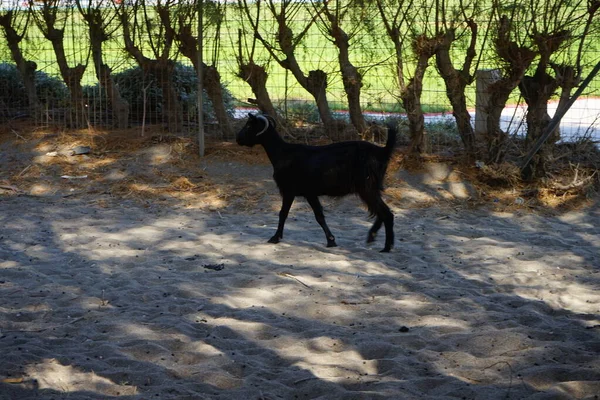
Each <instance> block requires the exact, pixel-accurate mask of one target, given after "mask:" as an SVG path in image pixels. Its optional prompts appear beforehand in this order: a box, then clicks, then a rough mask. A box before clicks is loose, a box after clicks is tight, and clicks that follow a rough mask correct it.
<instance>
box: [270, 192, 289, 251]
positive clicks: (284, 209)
mask: <svg viewBox="0 0 600 400" xmlns="http://www.w3.org/2000/svg"><path fill="white" fill-rule="evenodd" d="M293 202H294V196H283V197H282V200H281V210H279V224H278V225H277V231H276V232H275V234H274V235H273V236H272V237H271V239H269V243H279V241H280V240H281V239H282V238H283V226H284V225H285V220H286V219H287V217H288V214H289V212H290V208H291V207H292V203H293Z"/></svg>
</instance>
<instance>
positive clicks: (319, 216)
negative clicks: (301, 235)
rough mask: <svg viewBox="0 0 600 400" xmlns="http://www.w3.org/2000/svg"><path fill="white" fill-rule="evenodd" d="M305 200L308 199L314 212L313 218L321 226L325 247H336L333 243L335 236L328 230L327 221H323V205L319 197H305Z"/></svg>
mask: <svg viewBox="0 0 600 400" xmlns="http://www.w3.org/2000/svg"><path fill="white" fill-rule="evenodd" d="M306 201H308V204H310V206H311V208H312V209H313V212H314V213H315V219H316V220H317V222H318V223H319V225H321V228H323V232H325V238H326V239H327V247H337V244H336V243H335V237H334V236H333V234H332V233H331V231H330V230H329V227H328V226H327V222H325V215H324V214H323V206H321V202H320V201H319V198H318V197H316V196H314V197H307V198H306Z"/></svg>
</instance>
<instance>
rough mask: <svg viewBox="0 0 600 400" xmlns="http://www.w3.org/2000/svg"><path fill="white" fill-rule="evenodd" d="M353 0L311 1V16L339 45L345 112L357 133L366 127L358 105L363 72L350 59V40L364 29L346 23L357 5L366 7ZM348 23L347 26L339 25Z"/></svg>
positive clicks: (336, 44)
mask: <svg viewBox="0 0 600 400" xmlns="http://www.w3.org/2000/svg"><path fill="white" fill-rule="evenodd" d="M354 3H355V1H347V2H344V1H341V0H323V1H311V4H312V5H313V18H314V19H315V20H316V21H317V26H318V27H319V28H320V29H321V31H322V32H323V33H324V34H325V36H326V37H328V38H329V40H330V41H331V42H332V43H333V44H334V45H335V47H336V48H337V49H338V52H337V53H338V63H339V66H340V73H341V75H342V83H343V85H344V91H345V92H346V97H347V100H348V113H349V114H350V122H352V125H353V126H354V128H355V129H356V130H357V132H358V133H359V134H360V135H363V134H364V133H365V131H366V130H367V123H366V121H365V118H364V116H363V113H362V107H361V105H360V100H361V97H360V90H361V88H362V86H363V74H362V73H361V72H360V71H359V70H358V68H357V67H356V66H355V65H354V64H353V63H352V62H351V60H350V43H351V41H352V40H353V38H354V37H355V36H356V35H357V33H359V32H360V31H361V30H364V29H366V25H365V24H364V23H362V24H354V26H352V25H350V24H349V15H348V14H349V13H351V12H352V11H354V10H356V9H359V10H361V11H364V10H366V9H367V8H366V7H359V6H358V5H357V4H354ZM344 24H347V25H349V26H350V30H349V29H345V28H344V27H343V26H342V25H344Z"/></svg>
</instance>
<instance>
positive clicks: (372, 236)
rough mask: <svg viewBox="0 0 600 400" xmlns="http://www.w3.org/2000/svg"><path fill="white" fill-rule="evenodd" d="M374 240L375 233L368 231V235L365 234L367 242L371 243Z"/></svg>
mask: <svg viewBox="0 0 600 400" xmlns="http://www.w3.org/2000/svg"><path fill="white" fill-rule="evenodd" d="M374 241H375V234H374V233H369V236H367V243H373V242H374Z"/></svg>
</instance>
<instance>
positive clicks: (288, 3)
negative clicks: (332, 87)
mask: <svg viewBox="0 0 600 400" xmlns="http://www.w3.org/2000/svg"><path fill="white" fill-rule="evenodd" d="M265 3H266V11H265V12H266V13H269V14H270V15H271V16H272V17H273V18H274V19H275V21H276V22H275V35H272V33H271V32H268V27H267V26H265V24H261V22H260V21H261V12H262V8H261V7H262V5H263V2H262V1H261V0H257V1H256V2H254V3H252V5H250V4H248V1H247V0H239V6H240V8H241V9H242V10H243V12H244V14H245V16H246V21H247V22H248V23H249V24H250V27H251V29H252V31H253V34H254V36H255V37H256V38H257V39H258V41H259V42H260V43H261V44H262V45H263V46H264V48H265V49H266V50H267V51H268V53H269V54H270V55H271V57H273V59H274V60H275V61H276V62H277V63H278V64H279V65H280V66H281V67H282V68H285V69H287V70H288V71H290V72H291V73H292V75H293V76H294V78H295V79H296V81H297V82H298V83H299V84H300V86H302V87H303V88H304V89H305V90H306V91H307V92H308V93H310V94H311V95H312V97H313V98H314V99H315V102H316V104H317V109H318V110H319V116H320V118H321V121H322V122H323V124H324V126H325V130H326V131H327V132H328V133H329V135H330V136H331V137H332V138H333V139H337V138H338V129H337V126H336V123H335V120H334V118H333V116H332V114H331V109H330V107H329V103H328V101H327V73H326V72H325V71H323V70H320V69H316V70H311V71H309V72H308V74H306V73H305V71H304V70H303V69H302V67H301V66H300V62H299V60H298V58H297V56H296V52H297V50H298V47H299V45H300V44H301V42H302V41H303V40H304V39H305V36H306V34H307V33H308V31H309V29H310V28H311V26H312V25H313V24H314V19H309V20H308V21H302V20H301V21H300V22H298V21H296V22H295V17H297V16H298V14H299V13H301V12H302V11H303V10H305V7H306V5H305V3H304V2H301V1H296V0H280V1H276V0H265ZM253 7H256V14H255V15H254V14H253V12H252V10H253ZM292 28H297V29H299V31H297V32H296V33H294V30H293V29H292ZM273 36H274V38H273V39H271V37H273Z"/></svg>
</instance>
